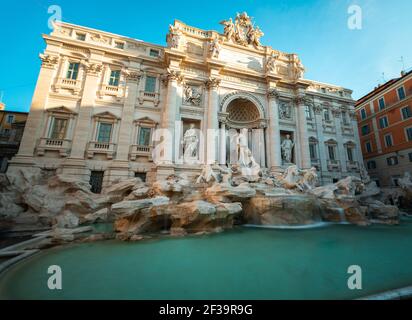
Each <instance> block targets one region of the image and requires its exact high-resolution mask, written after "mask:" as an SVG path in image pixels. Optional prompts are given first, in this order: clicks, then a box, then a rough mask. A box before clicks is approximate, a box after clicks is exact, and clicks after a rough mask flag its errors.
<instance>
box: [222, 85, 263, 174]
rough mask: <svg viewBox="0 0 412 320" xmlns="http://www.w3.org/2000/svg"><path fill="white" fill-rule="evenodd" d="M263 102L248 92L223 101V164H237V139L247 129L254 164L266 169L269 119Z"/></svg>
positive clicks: (233, 95)
mask: <svg viewBox="0 0 412 320" xmlns="http://www.w3.org/2000/svg"><path fill="white" fill-rule="evenodd" d="M264 110H265V109H264V107H263V105H262V103H261V102H260V100H259V99H258V98H257V97H255V96H254V95H252V94H250V93H247V92H240V91H235V92H232V93H229V94H227V95H226V96H225V97H224V98H223V99H222V101H221V114H220V116H219V118H220V122H221V126H220V128H221V129H223V130H221V135H222V136H221V140H220V141H221V144H222V146H221V156H220V163H221V164H226V163H227V164H233V163H236V161H237V160H236V159H237V151H236V142H235V141H236V138H237V135H238V133H239V131H240V129H247V130H248V145H249V149H250V150H251V152H252V154H253V157H254V158H255V161H256V162H257V163H259V165H260V166H261V167H265V166H266V151H265V149H266V148H265V144H266V141H265V127H266V122H267V121H266V117H265V111H264Z"/></svg>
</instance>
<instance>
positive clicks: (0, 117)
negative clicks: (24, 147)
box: [0, 102, 28, 173]
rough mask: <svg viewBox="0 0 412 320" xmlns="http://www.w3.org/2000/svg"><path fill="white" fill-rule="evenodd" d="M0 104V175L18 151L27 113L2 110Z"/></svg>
mask: <svg viewBox="0 0 412 320" xmlns="http://www.w3.org/2000/svg"><path fill="white" fill-rule="evenodd" d="M4 109H5V105H4V103H1V102H0V173H3V172H6V170H7V167H8V162H9V160H11V159H12V158H13V157H14V156H15V155H16V153H17V151H18V150H19V145H20V141H21V139H22V136H23V131H24V126H25V124H26V120H27V116H28V112H18V111H7V110H4Z"/></svg>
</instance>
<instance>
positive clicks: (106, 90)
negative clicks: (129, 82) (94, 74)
mask: <svg viewBox="0 0 412 320" xmlns="http://www.w3.org/2000/svg"><path fill="white" fill-rule="evenodd" d="M99 95H100V97H103V96H113V97H116V98H118V99H120V98H122V97H123V95H124V88H123V87H121V86H110V85H106V84H104V85H102V88H101V90H100V91H99Z"/></svg>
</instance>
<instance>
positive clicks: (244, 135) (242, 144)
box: [237, 129, 250, 167]
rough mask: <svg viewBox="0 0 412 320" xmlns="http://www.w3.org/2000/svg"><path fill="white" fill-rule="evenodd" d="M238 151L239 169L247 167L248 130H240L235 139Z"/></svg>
mask: <svg viewBox="0 0 412 320" xmlns="http://www.w3.org/2000/svg"><path fill="white" fill-rule="evenodd" d="M237 139H238V140H237V141H238V142H237V145H238V150H239V159H238V163H239V165H240V166H241V167H247V166H248V164H249V162H250V160H249V148H248V130H247V129H242V130H240V133H239V135H238V138H237Z"/></svg>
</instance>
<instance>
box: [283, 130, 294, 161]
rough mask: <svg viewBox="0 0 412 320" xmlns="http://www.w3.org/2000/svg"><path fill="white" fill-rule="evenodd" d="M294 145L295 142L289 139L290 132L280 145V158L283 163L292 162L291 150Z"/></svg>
mask: <svg viewBox="0 0 412 320" xmlns="http://www.w3.org/2000/svg"><path fill="white" fill-rule="evenodd" d="M294 146H295V143H294V142H293V140H291V139H290V134H287V135H286V138H285V139H284V140H283V142H282V144H281V146H280V147H281V150H282V159H283V161H284V162H285V163H291V162H292V151H293V147H294Z"/></svg>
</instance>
